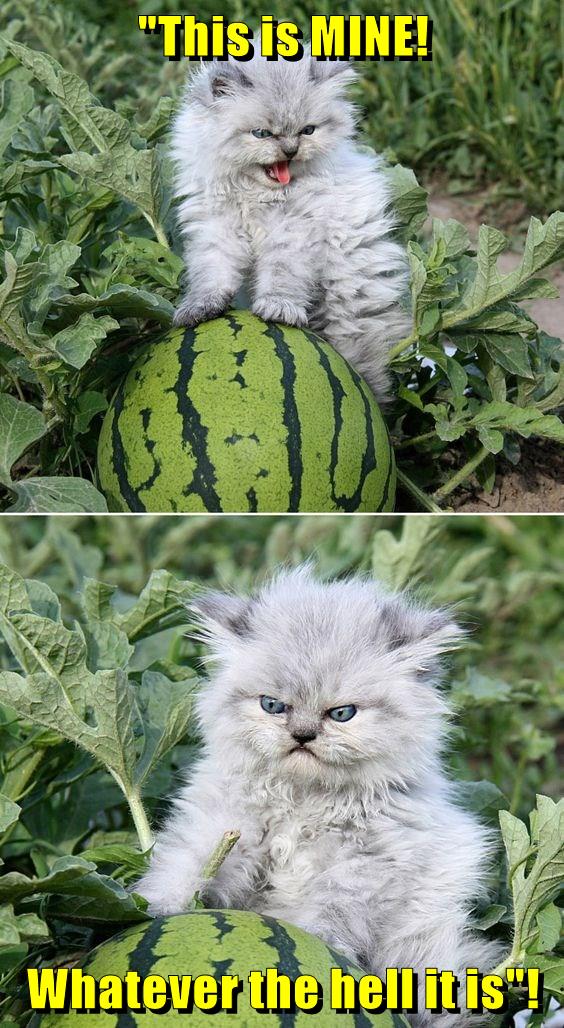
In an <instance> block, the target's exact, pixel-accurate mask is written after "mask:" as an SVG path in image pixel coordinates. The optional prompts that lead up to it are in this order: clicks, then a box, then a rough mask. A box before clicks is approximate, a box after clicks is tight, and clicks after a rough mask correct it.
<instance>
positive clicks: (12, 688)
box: [0, 669, 138, 795]
mask: <svg viewBox="0 0 564 1028" xmlns="http://www.w3.org/2000/svg"><path fill="white" fill-rule="evenodd" d="M85 677H86V678H87V679H88V689H87V693H88V708H89V722H86V721H85V720H83V718H82V717H81V716H79V714H78V713H77V712H76V710H75V709H74V707H73V706H72V705H71V702H70V700H69V697H68V695H67V692H66V690H65V689H64V688H63V685H62V684H61V681H60V680H59V679H57V678H55V677H53V675H52V673H49V672H43V673H37V674H30V675H28V677H27V678H23V677H22V676H21V675H18V674H16V673H15V672H12V671H4V672H0V703H4V704H5V705H6V706H9V707H11V708H12V709H13V710H15V711H16V713H18V714H19V715H20V717H23V718H26V719H27V720H29V721H31V722H32V723H33V724H37V725H41V726H42V727H43V728H49V729H51V730H52V731H54V732H57V733H58V734H59V735H63V736H65V738H67V739H69V740H70V741H71V742H74V743H76V744H78V745H79V746H82V747H83V749H85V750H87V752H88V753H90V754H91V756H93V757H94V759H95V760H99V761H100V762H101V763H103V764H105V765H106V767H107V768H108V770H109V771H110V773H111V774H112V775H113V776H114V778H115V779H116V781H117V783H118V785H119V786H120V788H121V789H122V791H123V792H124V794H125V795H128V793H130V792H131V783H132V777H133V771H134V767H135V763H136V743H135V734H134V724H135V723H136V721H137V716H138V715H137V708H136V703H135V695H134V693H133V690H132V687H131V685H130V684H129V681H128V678H127V675H126V674H125V673H124V672H123V671H121V670H119V669H118V670H113V671H98V672H97V673H96V674H95V675H92V674H91V673H90V672H87V673H86V676H85Z"/></svg>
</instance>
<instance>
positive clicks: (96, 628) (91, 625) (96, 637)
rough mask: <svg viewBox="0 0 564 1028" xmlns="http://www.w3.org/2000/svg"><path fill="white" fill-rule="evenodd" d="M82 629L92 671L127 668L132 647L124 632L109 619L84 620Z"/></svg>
mask: <svg viewBox="0 0 564 1028" xmlns="http://www.w3.org/2000/svg"><path fill="white" fill-rule="evenodd" d="M82 630H83V632H84V638H85V640H86V643H87V646H88V664H89V667H90V668H91V670H92V671H95V670H96V669H99V670H101V671H102V670H111V669H112V668H123V669H124V670H125V668H127V665H128V663H129V659H130V657H131V655H132V653H133V650H134V647H133V646H132V645H131V644H130V642H129V641H128V638H127V636H126V634H125V632H122V631H121V629H119V628H118V626H117V625H114V624H113V623H112V622H111V621H98V620H94V619H92V620H89V621H86V622H85V623H84V624H83V626H82Z"/></svg>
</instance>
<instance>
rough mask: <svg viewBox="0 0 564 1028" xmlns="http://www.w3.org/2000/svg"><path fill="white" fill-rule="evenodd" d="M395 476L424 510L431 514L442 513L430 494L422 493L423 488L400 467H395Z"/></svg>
mask: <svg viewBox="0 0 564 1028" xmlns="http://www.w3.org/2000/svg"><path fill="white" fill-rule="evenodd" d="M397 476H398V482H401V484H402V486H403V487H404V489H406V490H407V492H408V493H411V495H412V496H413V498H414V499H415V500H417V503H418V504H419V505H420V506H421V507H423V508H424V509H425V510H428V511H430V512H431V514H441V513H442V511H441V508H440V507H439V506H438V504H436V503H435V501H434V500H433V499H432V498H431V497H430V496H427V495H426V493H424V492H423V490H422V489H420V488H419V486H418V485H416V484H415V482H413V481H412V479H411V478H409V477H408V476H407V475H406V473H405V471H402V470H401V468H398V469H397Z"/></svg>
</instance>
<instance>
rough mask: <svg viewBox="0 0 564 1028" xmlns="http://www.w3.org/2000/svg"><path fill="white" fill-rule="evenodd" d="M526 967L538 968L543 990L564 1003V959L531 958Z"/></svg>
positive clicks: (549, 957) (555, 957)
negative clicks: (541, 976)
mask: <svg viewBox="0 0 564 1028" xmlns="http://www.w3.org/2000/svg"><path fill="white" fill-rule="evenodd" d="M527 967H538V969H539V971H540V972H541V974H542V975H543V988H544V989H545V990H546V991H547V992H550V993H552V995H553V996H555V997H556V999H557V1000H558V1001H559V1002H560V1003H564V958H563V957H557V956H554V957H552V956H548V957H538V956H533V957H531V959H530V960H528V961H527Z"/></svg>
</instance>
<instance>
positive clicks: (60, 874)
mask: <svg viewBox="0 0 564 1028" xmlns="http://www.w3.org/2000/svg"><path fill="white" fill-rule="evenodd" d="M95 870H96V865H95V864H92V863H91V862H90V861H88V860H84V859H83V858H82V857H59V858H58V859H57V860H55V862H54V864H53V866H52V867H51V870H50V871H49V874H47V875H45V876H44V877H43V878H28V876H27V875H24V874H21V872H20V871H9V872H8V873H7V874H5V875H2V877H1V878H0V903H16V902H17V901H19V900H21V899H23V898H24V897H25V896H33V895H35V894H36V893H41V892H59V891H62V890H64V889H65V887H68V886H69V885H70V884H71V883H72V882H76V881H77V880H80V879H84V877H85V875H87V874H89V873H90V872H92V871H95Z"/></svg>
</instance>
